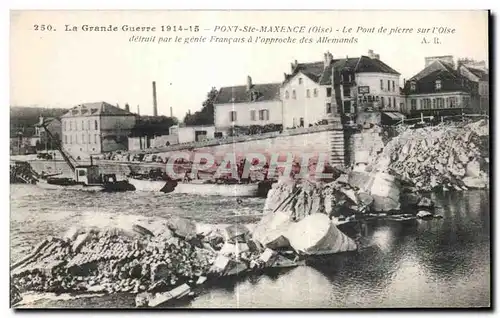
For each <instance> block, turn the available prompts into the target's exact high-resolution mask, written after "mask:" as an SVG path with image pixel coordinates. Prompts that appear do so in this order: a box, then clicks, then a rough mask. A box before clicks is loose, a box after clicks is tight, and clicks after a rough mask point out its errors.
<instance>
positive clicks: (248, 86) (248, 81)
mask: <svg viewBox="0 0 500 318" xmlns="http://www.w3.org/2000/svg"><path fill="white" fill-rule="evenodd" d="M251 88H252V78H251V77H250V75H249V76H247V91H249V90H250V89H251Z"/></svg>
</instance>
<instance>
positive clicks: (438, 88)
mask: <svg viewBox="0 0 500 318" xmlns="http://www.w3.org/2000/svg"><path fill="white" fill-rule="evenodd" d="M436 90H437V91H439V90H441V80H436Z"/></svg>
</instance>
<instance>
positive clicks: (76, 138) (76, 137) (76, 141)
mask: <svg viewBox="0 0 500 318" xmlns="http://www.w3.org/2000/svg"><path fill="white" fill-rule="evenodd" d="M77 143H78V134H76V135H75V144H77Z"/></svg>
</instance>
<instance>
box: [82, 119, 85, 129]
mask: <svg viewBox="0 0 500 318" xmlns="http://www.w3.org/2000/svg"><path fill="white" fill-rule="evenodd" d="M84 129H85V128H83V120H82V130H84Z"/></svg>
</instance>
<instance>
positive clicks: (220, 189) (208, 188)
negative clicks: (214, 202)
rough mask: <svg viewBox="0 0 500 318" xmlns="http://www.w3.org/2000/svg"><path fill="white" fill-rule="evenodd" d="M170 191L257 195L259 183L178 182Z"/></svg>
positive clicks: (232, 195)
mask: <svg viewBox="0 0 500 318" xmlns="http://www.w3.org/2000/svg"><path fill="white" fill-rule="evenodd" d="M172 193H183V194H199V195H218V196H225V197H257V196H258V194H259V185H258V184H257V183H234V184H217V183H204V182H196V181H191V182H185V183H182V182H180V183H178V184H177V186H176V187H175V189H174V191H173V192H172Z"/></svg>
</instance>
